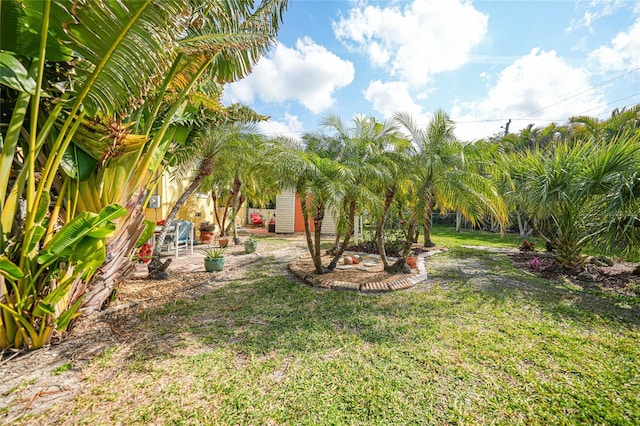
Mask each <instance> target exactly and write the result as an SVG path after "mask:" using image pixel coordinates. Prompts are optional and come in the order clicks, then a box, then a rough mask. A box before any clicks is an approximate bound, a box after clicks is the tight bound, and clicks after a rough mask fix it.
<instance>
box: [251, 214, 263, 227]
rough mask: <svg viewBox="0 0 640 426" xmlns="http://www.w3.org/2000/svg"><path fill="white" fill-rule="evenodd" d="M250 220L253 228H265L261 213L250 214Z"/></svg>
mask: <svg viewBox="0 0 640 426" xmlns="http://www.w3.org/2000/svg"><path fill="white" fill-rule="evenodd" d="M249 219H251V224H252V225H253V226H264V219H263V218H262V216H261V215H260V213H249Z"/></svg>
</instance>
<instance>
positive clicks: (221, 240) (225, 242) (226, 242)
mask: <svg viewBox="0 0 640 426" xmlns="http://www.w3.org/2000/svg"><path fill="white" fill-rule="evenodd" d="M218 244H220V247H221V248H225V247H226V246H228V245H229V238H227V237H220V238H218Z"/></svg>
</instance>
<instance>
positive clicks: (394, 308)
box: [15, 229, 640, 425]
mask: <svg viewBox="0 0 640 426" xmlns="http://www.w3.org/2000/svg"><path fill="white" fill-rule="evenodd" d="M463 235H467V236H469V235H471V237H470V238H469V239H468V240H463V241H459V242H455V241H453V240H450V241H448V242H447V244H448V245H449V247H450V249H451V250H450V251H449V252H447V253H442V254H439V255H437V256H435V257H432V258H430V259H428V260H427V271H428V272H429V274H430V277H429V280H428V282H425V283H423V284H421V285H419V286H417V287H416V288H415V289H413V290H411V291H405V292H394V293H385V294H382V295H362V294H358V293H353V292H338V291H326V290H318V289H315V288H311V287H308V286H305V285H303V284H301V283H300V282H298V281H295V280H293V279H291V278H290V277H289V276H287V275H286V274H284V273H283V270H282V267H283V265H282V264H281V262H279V261H278V259H277V258H265V259H264V260H263V261H262V263H260V264H254V265H253V267H251V269H249V270H247V271H246V274H245V275H244V276H238V277H235V278H234V280H233V281H231V282H230V283H229V284H228V285H221V286H218V287H217V288H215V289H213V290H211V291H207V292H204V293H199V294H197V295H193V296H192V295H190V293H188V292H186V291H185V292H182V293H181V292H180V291H179V288H175V290H176V294H178V295H180V297H179V298H176V299H175V300H173V301H170V302H167V303H165V304H163V305H161V306H157V307H150V308H147V309H145V310H142V311H140V312H139V313H138V315H136V316H135V317H131V316H127V315H123V316H122V317H117V318H113V321H112V322H111V324H112V325H111V326H112V327H113V328H114V330H115V332H116V333H119V335H120V336H121V338H120V340H119V341H118V342H117V343H115V344H113V345H111V346H109V347H108V348H106V349H104V350H103V351H102V352H101V353H100V354H99V355H98V356H96V357H94V358H93V359H92V360H91V361H90V362H89V363H88V364H86V365H84V366H83V367H82V381H81V383H82V390H81V391H80V393H79V394H78V395H77V397H76V398H75V400H74V401H73V402H69V403H67V404H64V406H62V405H59V406H58V407H57V408H55V407H54V408H52V409H51V410H49V411H48V412H46V413H44V414H43V415H42V418H41V419H40V420H39V421H41V422H44V423H48V422H49V423H67V424H71V423H73V424H89V423H96V422H98V423H123V424H131V423H145V422H154V423H159V424H168V423H181V424H202V423H204V424H385V425H386V424H398V423H401V424H446V423H458V424H486V423H502V424H505V423H508V424H560V423H566V424H634V423H637V422H638V421H640V398H639V396H638V392H637V389H638V386H640V383H638V378H639V377H640V365H639V363H638V360H639V359H640V347H639V346H638V344H637V342H638V338H639V337H640V329H639V326H640V313H639V311H638V309H637V308H629V307H623V306H621V305H619V304H616V303H614V302H613V301H612V300H611V299H610V298H608V297H606V296H605V295H603V294H600V293H597V292H580V291H577V290H576V289H575V288H573V287H572V286H571V285H569V284H563V283H558V282H553V281H549V280H545V279H541V278H539V277H537V276H535V275H533V274H532V273H528V272H525V271H521V270H518V269H515V268H514V267H513V264H512V261H511V259H509V258H508V257H507V256H505V255H503V254H499V253H493V252H489V251H482V250H477V249H471V248H465V247H462V244H464V245H470V246H476V245H477V246H493V247H495V246H500V245H502V243H501V241H502V240H498V241H492V239H493V238H494V237H492V236H489V235H487V234H486V233H473V234H466V233H465V234H463ZM433 238H434V241H435V242H436V243H437V244H440V242H441V241H444V239H445V238H444V235H443V238H440V236H439V234H438V230H437V229H436V230H435V232H434V234H433ZM447 238H449V237H447ZM511 247H514V246H513V245H511ZM301 250H302V249H301ZM73 370H76V371H77V368H74V369H72V370H70V371H61V369H57V370H55V374H58V375H57V376H56V377H57V378H58V377H64V376H65V375H66V374H71V373H73ZM52 371H53V368H52ZM25 386H27V385H25ZM34 420H36V419H35V418H30V417H23V418H22V419H21V420H18V421H16V422H15V423H20V422H24V423H28V422H31V421H34Z"/></svg>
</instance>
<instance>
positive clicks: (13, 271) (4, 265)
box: [0, 255, 24, 281]
mask: <svg viewBox="0 0 640 426" xmlns="http://www.w3.org/2000/svg"><path fill="white" fill-rule="evenodd" d="M0 275H2V276H4V277H5V278H8V279H10V280H14V281H15V280H18V279H20V278H22V277H23V276H24V274H23V273H22V270H21V269H20V267H18V265H16V264H15V263H13V262H12V261H11V260H9V258H7V256H5V255H1V256H0Z"/></svg>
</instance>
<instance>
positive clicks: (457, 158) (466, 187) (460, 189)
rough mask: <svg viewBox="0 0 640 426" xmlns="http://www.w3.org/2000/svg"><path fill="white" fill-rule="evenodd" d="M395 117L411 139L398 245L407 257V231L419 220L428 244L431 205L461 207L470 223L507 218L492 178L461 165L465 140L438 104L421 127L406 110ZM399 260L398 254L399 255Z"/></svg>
mask: <svg viewBox="0 0 640 426" xmlns="http://www.w3.org/2000/svg"><path fill="white" fill-rule="evenodd" d="M394 119H395V120H396V122H397V123H398V125H399V126H400V127H401V129H404V131H406V132H407V137H408V140H409V141H410V142H411V144H412V157H411V165H412V173H411V179H412V190H411V193H410V194H411V200H410V201H411V217H410V220H408V223H409V226H410V227H412V229H411V230H410V232H409V234H408V239H407V243H406V245H405V248H404V250H403V258H406V256H407V255H408V253H409V251H410V249H411V243H412V235H413V234H412V232H413V231H414V229H415V228H416V227H417V226H418V224H419V223H420V221H421V222H422V226H423V227H424V231H425V234H424V246H425V247H431V246H433V245H434V244H433V242H432V241H431V217H432V214H433V210H434V208H435V207H436V206H439V207H440V208H441V209H443V210H445V209H448V208H451V209H457V210H460V212H461V213H462V215H463V216H465V217H466V218H468V219H469V220H471V221H472V222H473V223H475V222H476V221H478V220H480V219H481V218H483V217H485V216H486V215H489V216H491V217H494V218H495V219H496V220H497V221H498V222H499V223H500V224H501V225H502V224H504V223H505V221H506V219H507V213H506V207H505V205H504V202H503V201H502V199H501V197H500V196H499V194H498V192H497V189H496V187H495V185H494V184H493V182H492V181H491V180H490V179H488V178H486V177H484V176H482V175H480V174H478V173H476V172H475V171H474V170H472V169H470V168H468V167H466V165H465V158H464V155H463V153H464V146H463V145H462V144H461V143H460V142H458V141H457V140H456V139H455V137H454V135H453V129H454V127H453V122H452V121H451V120H450V119H449V116H448V115H447V114H446V113H445V112H444V111H442V110H437V111H436V112H435V113H434V116H433V119H432V120H431V121H430V123H429V124H428V125H427V127H426V128H425V129H422V128H418V127H417V126H416V125H415V123H414V120H413V119H412V118H411V117H410V116H409V115H407V114H403V113H398V114H396V115H395V116H394ZM401 260H402V259H401Z"/></svg>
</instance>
